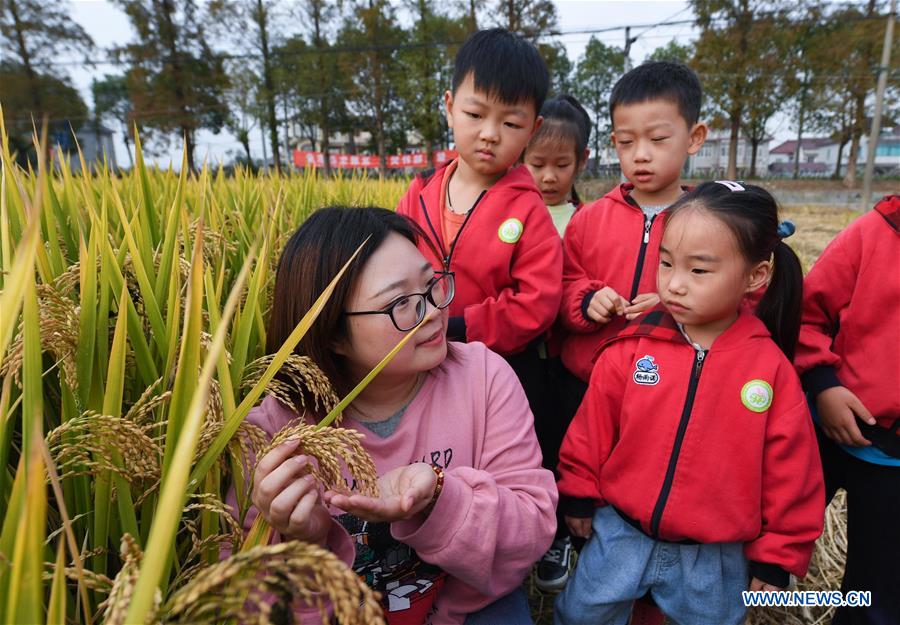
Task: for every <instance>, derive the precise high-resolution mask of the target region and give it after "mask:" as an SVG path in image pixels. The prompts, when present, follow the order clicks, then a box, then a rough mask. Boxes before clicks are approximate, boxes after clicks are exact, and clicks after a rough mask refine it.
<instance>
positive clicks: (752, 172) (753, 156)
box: [748, 137, 759, 178]
mask: <svg viewBox="0 0 900 625" xmlns="http://www.w3.org/2000/svg"><path fill="white" fill-rule="evenodd" d="M750 145H751V149H752V151H751V152H750V175H749V176H748V178H756V151H757V149H759V139H757V138H756V137H753V138H752V139H751V140H750Z"/></svg>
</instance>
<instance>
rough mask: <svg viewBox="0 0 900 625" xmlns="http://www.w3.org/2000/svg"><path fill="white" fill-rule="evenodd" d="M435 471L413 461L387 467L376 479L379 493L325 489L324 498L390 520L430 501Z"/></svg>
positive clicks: (409, 515)
mask: <svg viewBox="0 0 900 625" xmlns="http://www.w3.org/2000/svg"><path fill="white" fill-rule="evenodd" d="M436 486H437V475H435V473H434V470H432V468H431V466H430V465H427V464H425V463H424V462H416V463H414V464H410V465H407V466H403V467H398V468H396V469H393V470H392V471H388V472H387V473H385V474H384V475H383V476H381V477H380V478H379V479H378V488H379V491H380V492H381V495H380V496H379V497H367V496H365V495H360V494H353V495H349V496H348V495H342V494H340V493H335V492H332V491H327V492H326V493H325V501H326V502H327V503H328V504H330V505H332V506H335V507H337V508H340V509H341V510H344V511H346V512H349V513H350V514H353V515H356V516H358V517H359V518H361V519H364V520H366V521H372V522H386V523H393V522H395V521H403V520H406V519H409V518H412V517H414V516H415V515H417V514H419V513H420V512H422V511H423V510H425V508H426V507H427V506H428V504H429V503H431V499H432V497H433V496H434V489H435V487H436Z"/></svg>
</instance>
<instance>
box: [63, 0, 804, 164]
mask: <svg viewBox="0 0 900 625" xmlns="http://www.w3.org/2000/svg"><path fill="white" fill-rule="evenodd" d="M556 5H557V13H558V16H559V27H560V31H561V32H562V33H565V34H563V35H562V36H561V37H560V39H559V40H560V41H561V42H562V43H563V44H564V45H565V46H566V49H567V52H568V56H569V58H570V59H571V60H572V61H576V60H577V59H578V58H579V57H580V56H581V55H582V54H583V52H584V48H585V46H586V45H587V42H588V41H589V40H590V38H591V36H592V35H591V34H590V33H585V32H583V31H590V30H598V29H615V28H618V30H610V31H608V32H602V33H596V34H594V36H596V37H598V38H599V39H600V40H601V41H603V42H604V43H606V44H610V45H617V46H622V45H623V44H624V40H625V32H624V30H623V29H622V28H621V27H624V26H632V30H631V36H632V37H634V36H637V41H636V42H635V43H634V44H633V45H632V48H631V54H630V56H631V61H632V63H633V64H637V63H640V62H641V61H642V60H643V59H644V58H646V57H647V56H648V55H649V54H650V53H651V52H653V50H654V49H656V48H657V47H661V46H664V45H666V44H667V43H668V42H669V41H671V40H672V39H675V40H677V41H679V42H680V43H688V42H690V41H691V40H692V39H693V38H695V37H696V30H695V29H694V27H693V25H692V24H683V25H676V26H657V27H654V28H650V26H652V25H654V24H656V23H658V22H666V21H678V20H690V19H691V18H692V17H693V13H692V11H691V9H690V6H689V4H688V2H684V1H681V0H654V1H645V0H632V1H625V0H614V1H606V0H603V1H598V0H559V1H558V2H556ZM72 7H73V18H74V19H75V21H76V22H78V23H79V24H80V25H81V26H82V27H83V28H84V29H85V31H87V33H88V34H89V35H90V36H91V37H92V38H93V39H94V42H95V44H96V45H97V47H98V48H109V47H111V46H114V45H120V44H124V43H126V42H129V41H131V40H132V38H133V32H134V31H133V30H132V28H131V24H130V22H129V20H128V18H127V17H126V16H125V14H124V12H122V10H121V9H119V8H118V7H117V6H116V5H114V4H113V3H112V2H110V1H108V0H74V1H73V2H72ZM67 69H68V70H69V75H70V77H71V80H72V82H73V83H74V85H75V86H76V87H77V88H78V89H79V91H80V92H81V93H82V97H84V99H85V102H87V103H88V105H89V106H92V98H91V93H90V84H91V80H92V79H93V78H95V77H96V78H102V76H103V75H104V74H107V73H118V68H117V67H115V66H112V65H105V64H98V65H97V66H96V67H94V68H88V67H78V66H68V67H67ZM774 122H775V123H773V128H772V130H773V131H775V133H776V135H785V136H786V134H787V130H788V128H787V120H786V119H776V120H774ZM114 130H116V139H115V141H116V160H117V162H118V163H119V165H125V166H127V165H128V156H127V153H126V151H125V144H124V142H123V141H122V138H121V129H119V128H114ZM197 139H198V140H197V151H196V153H195V159H196V162H202V161H203V159H204V158H205V157H207V156H208V157H209V158H210V160H211V161H213V162H215V161H219V160H224V161H228V160H230V159H231V156H232V155H234V154H237V153H240V152H243V150H242V148H241V147H240V144H239V143H238V142H237V140H236V139H235V138H234V137H233V136H232V135H231V134H230V133H228V131H226V130H222V131H221V132H219V133H218V134H213V133H211V132H207V131H201V132H200V133H199V134H198V137H197ZM250 149H251V153H252V154H253V156H254V158H261V157H262V137H261V135H260V133H259V131H258V130H256V131H254V132H253V133H251V137H250ZM154 160H155V161H156V162H157V163H158V164H159V165H162V166H165V165H167V164H168V163H169V162H170V161H174V162H175V163H176V164H178V163H180V161H181V156H180V146H178V147H173V149H172V150H170V151H167V152H164V153H163V154H162V155H160V156H157V157H156V158H155V159H154Z"/></svg>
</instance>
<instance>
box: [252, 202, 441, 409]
mask: <svg viewBox="0 0 900 625" xmlns="http://www.w3.org/2000/svg"><path fill="white" fill-rule="evenodd" d="M391 234H399V235H400V236H402V237H403V238H405V239H407V240H409V241H410V242H411V243H413V244H416V243H417V242H418V241H419V240H426V241H427V240H428V237H426V236H425V235H424V233H423V232H422V229H421V228H420V227H419V226H418V224H416V223H415V222H413V221H412V220H410V219H408V218H406V217H403V216H401V215H398V214H397V213H395V212H394V211H391V210H387V209H384V208H373V207H369V208H347V207H343V206H332V207H328V208H322V209H319V210H317V211H316V212H314V213H313V214H312V215H310V216H309V218H308V219H307V220H306V221H305V222H303V224H302V225H301V226H300V228H299V229H298V230H297V231H296V232H295V233H294V234H293V236H291V238H290V239H289V240H288V242H287V244H286V245H285V246H284V250H283V251H282V253H281V258H280V259H279V261H278V271H277V273H276V275H275V288H274V292H273V294H272V311H271V314H270V317H269V328H268V333H267V336H266V350H267V352H268V353H270V354H273V353H275V352H276V351H277V350H278V349H280V348H281V345H282V344H283V343H284V341H285V340H286V339H287V338H288V336H290V334H291V332H293V330H294V328H295V327H296V326H297V323H298V322H299V321H300V319H301V318H302V317H303V315H304V314H306V311H308V310H309V309H310V308H312V306H313V303H314V302H315V301H316V299H317V298H318V297H319V295H320V294H321V293H322V291H324V290H325V288H326V287H327V286H328V284H329V283H330V282H331V280H332V279H333V278H334V277H335V276H336V275H337V274H338V272H339V271H340V270H341V268H342V267H343V266H344V265H345V264H346V263H347V261H349V260H350V258H351V257H352V256H353V253H354V252H355V251H356V248H357V247H358V246H359V245H360V244H361V243H362V242H363V241H366V239H367V238H368V240H367V242H366V244H365V245H364V246H363V248H362V249H361V250H360V252H359V254H358V255H357V257H356V259H355V260H354V261H353V262H352V263H350V266H349V267H348V268H347V272H346V273H345V274H344V276H343V277H342V278H341V279H340V280H339V281H338V283H337V285H336V286H335V289H334V292H333V293H332V295H331V297H330V298H328V301H327V302H326V303H325V306H324V307H323V308H322V310H321V312H320V313H319V317H318V318H317V319H316V321H315V323H313V325H312V327H310V328H309V330H308V331H307V333H306V335H305V336H304V337H303V339H302V340H301V341H300V343H299V344H298V345H297V347H296V348H295V350H294V352H295V353H296V354H298V355H300V356H307V357H309V358H310V359H311V360H312V361H313V362H314V363H315V364H316V365H317V366H318V367H319V369H321V370H322V371H323V372H324V373H325V375H326V376H327V377H328V379H329V381H330V382H331V383H332V386H334V388H335V390H336V391H337V392H338V393H339V394H340V395H344V394H346V393H347V391H349V390H350V389H351V388H353V386H354V385H355V383H356V382H357V381H358V380H350V379H349V378H348V376H347V371H346V368H345V366H344V362H343V358H342V357H341V356H339V355H338V354H336V353H335V352H334V350H333V344H334V342H335V341H336V340H338V339H340V338H341V337H342V336H345V333H346V331H347V327H346V317H345V316H344V314H343V313H344V310H345V306H346V302H347V300H348V298H349V297H350V295H351V293H352V291H353V288H354V287H355V285H356V283H357V280H358V279H359V275H360V273H361V272H362V270H363V268H364V267H365V265H366V262H367V261H368V260H369V258H371V256H372V254H374V253H375V251H376V250H378V248H379V247H381V244H382V243H383V242H384V240H385V239H387V238H388V236H390V235H391ZM308 405H311V404H308Z"/></svg>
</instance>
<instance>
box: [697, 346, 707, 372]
mask: <svg viewBox="0 0 900 625" xmlns="http://www.w3.org/2000/svg"><path fill="white" fill-rule="evenodd" d="M705 359H706V350H705V349H698V350H697V371H699V370H700V368H701V367H702V366H703V361H704V360H705Z"/></svg>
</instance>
